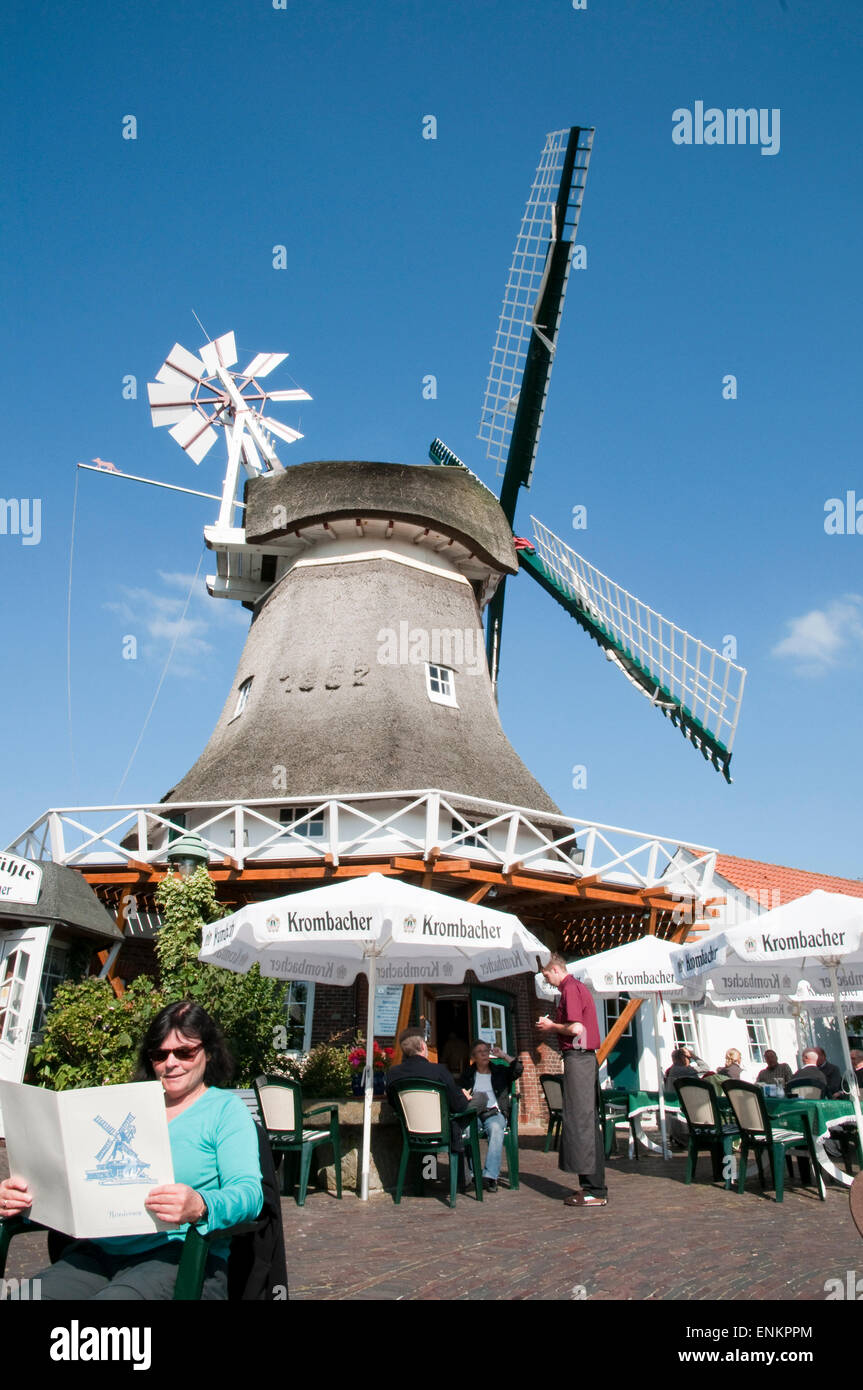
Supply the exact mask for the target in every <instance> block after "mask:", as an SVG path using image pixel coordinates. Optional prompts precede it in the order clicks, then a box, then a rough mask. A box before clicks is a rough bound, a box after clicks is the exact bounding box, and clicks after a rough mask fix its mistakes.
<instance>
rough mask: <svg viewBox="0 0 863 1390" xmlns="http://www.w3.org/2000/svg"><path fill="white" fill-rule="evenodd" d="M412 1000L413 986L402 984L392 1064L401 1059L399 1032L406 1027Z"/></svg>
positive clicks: (394, 1064)
mask: <svg viewBox="0 0 863 1390" xmlns="http://www.w3.org/2000/svg"><path fill="white" fill-rule="evenodd" d="M413 1002H414V986H413V985H402V1002H401V1003H400V1004H399V1017H398V1022H397V1023H396V1040H395V1042H394V1043H393V1066H396V1064H397V1063H398V1062H400V1061H401V1060H402V1050H401V1048H400V1047H399V1033H400V1032H401V1031H402V1029H403V1028H407V1026H408V1019H409V1018H410V1016H411V1006H412V1004H413Z"/></svg>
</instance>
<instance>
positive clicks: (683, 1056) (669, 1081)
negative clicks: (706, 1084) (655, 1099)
mask: <svg viewBox="0 0 863 1390" xmlns="http://www.w3.org/2000/svg"><path fill="white" fill-rule="evenodd" d="M690 1055H691V1054H690V1053H688V1052H687V1050H686V1048H684V1047H676V1048H675V1049H674V1051H673V1052H672V1054H671V1066H670V1067H669V1068H668V1070H667V1071H666V1073H665V1087H666V1090H668V1091H671V1090H673V1089H674V1083H675V1081H682V1080H683V1079H684V1078H685V1077H687V1076H688V1077H689V1078H690V1079H691V1080H694V1081H697V1080H698V1072H697V1071H696V1070H695V1067H693V1066H692V1064H691V1063H690V1061H689V1057H690Z"/></svg>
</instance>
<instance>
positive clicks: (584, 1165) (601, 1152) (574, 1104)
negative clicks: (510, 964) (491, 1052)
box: [536, 953, 608, 1207]
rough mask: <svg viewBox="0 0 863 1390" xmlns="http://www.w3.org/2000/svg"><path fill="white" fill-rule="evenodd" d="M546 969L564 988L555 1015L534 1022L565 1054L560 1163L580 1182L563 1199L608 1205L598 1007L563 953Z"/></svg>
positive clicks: (554, 983) (574, 1203) (548, 977)
mask: <svg viewBox="0 0 863 1390" xmlns="http://www.w3.org/2000/svg"><path fill="white" fill-rule="evenodd" d="M542 973H543V975H544V976H545V979H546V980H547V982H548V983H549V984H550V985H552V986H553V987H554V988H555V989H559V990H560V1002H559V1004H558V1006H557V1013H556V1014H555V1016H554V1019H553V1020H552V1019H550V1018H539V1019H537V1022H536V1026H537V1028H538V1029H539V1031H540V1033H542V1034H544V1035H548V1036H550V1035H551V1034H552V1033H556V1034H557V1040H558V1046H559V1047H560V1051H561V1054H562V1056H563V1131H562V1134H561V1139H560V1152H559V1154H558V1166H559V1167H560V1168H561V1169H562V1171H563V1172H564V1173H575V1174H577V1176H578V1179H579V1183H580V1186H579V1187H577V1188H576V1190H575V1191H574V1192H573V1193H571V1194H570V1196H569V1197H565V1198H564V1206H567V1207H604V1206H607V1205H608V1192H607V1189H606V1186H605V1145H604V1143H603V1139H602V1134H601V1133H600V1126H599V1113H598V1110H597V1103H596V1101H597V1097H596V1088H597V1066H596V1049H597V1048H598V1047H599V1042H600V1038H599V1024H598V1023H597V1020H596V1005H595V1004H594V1002H593V999H592V997H591V995H590V992H589V991H588V990H587V988H586V987H585V986H584V985H583V984H582V983H581V982H580V981H579V980H575V979H573V977H572V975H570V974H569V973H568V972H567V969H566V961H565V960H564V958H563V956H561V955H558V954H557V953H555V954H554V955H553V956H552V957H551V959H550V960H549V962H548V965H547V966H546V967H545V969H544V970H543V972H542Z"/></svg>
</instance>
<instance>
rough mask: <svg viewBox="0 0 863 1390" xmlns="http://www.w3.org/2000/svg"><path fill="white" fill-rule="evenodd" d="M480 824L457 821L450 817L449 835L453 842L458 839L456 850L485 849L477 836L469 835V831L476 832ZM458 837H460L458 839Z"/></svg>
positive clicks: (479, 822)
mask: <svg viewBox="0 0 863 1390" xmlns="http://www.w3.org/2000/svg"><path fill="white" fill-rule="evenodd" d="M481 824H482V821H470V820H467V821H463V820H459V818H458V817H457V816H452V818H451V819H450V834H451V835H452V838H453V839H454V840H455V839H458V845H457V848H458V849H485V845H484V844H483V842H482V840H481V839H480V838H479V836H478V835H471V834H470V833H469V832H470V831H471V830H476V828H477V826H478V825H481ZM459 836H460V837H461V838H460V839H459Z"/></svg>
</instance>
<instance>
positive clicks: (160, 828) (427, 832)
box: [7, 790, 716, 898]
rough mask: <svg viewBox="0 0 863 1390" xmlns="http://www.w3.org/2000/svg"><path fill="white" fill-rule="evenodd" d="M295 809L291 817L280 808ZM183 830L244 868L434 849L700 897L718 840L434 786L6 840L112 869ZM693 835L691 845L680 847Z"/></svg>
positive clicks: (113, 816) (34, 832)
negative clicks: (708, 842)
mask: <svg viewBox="0 0 863 1390" xmlns="http://www.w3.org/2000/svg"><path fill="white" fill-rule="evenodd" d="M288 808H291V809H290V810H288ZM286 815H287V816H288V817H289V819H288V820H287V821H285V820H284V819H280V816H286ZM184 830H189V831H194V832H195V833H196V834H197V835H199V836H200V837H201V839H202V840H203V842H204V844H205V845H206V847H207V849H208V850H209V852H210V857H211V860H215V861H221V860H222V859H223V858H224V857H225V856H226V855H230V856H231V858H232V859H233V860H234V861H235V862H236V863H237V865H238V866H239V867H240V868H244V867H249V866H255V865H256V866H259V867H264V866H266V865H267V864H268V863H287V864H291V863H299V862H306V863H308V862H310V861H311V862H313V863H314V862H323V861H325V860H328V862H330V863H332V864H334V865H338V864H341V863H344V862H345V861H349V860H360V859H364V860H367V859H379V858H381V857H390V856H393V855H420V856H422V857H423V858H426V857H428V856H429V855H430V854H431V853H432V851H437V852H438V853H439V854H440V855H441V856H445V857H455V858H459V859H469V860H470V861H471V863H475V864H478V865H487V866H490V867H494V868H497V869H500V870H502V871H503V872H504V873H509V872H512V871H517V870H518V869H524V870H529V871H532V872H536V873H540V874H549V875H554V876H555V877H560V876H563V877H565V878H571V879H572V880H573V881H575V880H578V879H581V878H586V877H598V878H601V879H602V880H604V881H606V882H610V883H612V884H617V885H620V886H628V887H632V888H650V887H653V886H656V885H659V886H661V887H663V888H665V889H667V890H669V891H670V892H672V893H680V894H682V895H689V894H692V895H694V896H695V897H698V898H703V897H706V896H708V895H709V893H710V889H711V886H712V876H713V870H714V866H715V862H716V851H715V850H713V849H708V848H706V847H700V846H693V845H692V843H691V841H686V842H684V841H679V840H676V839H673V838H670V837H667V836H660V835H652V834H649V833H644V832H641V831H636V830H628V829H625V828H623V827H621V826H613V825H601V824H599V823H597V822H593V821H585V820H579V819H574V818H572V817H569V816H558V815H553V814H551V813H548V812H544V811H532V810H529V809H527V808H526V807H521V806H506V805H502V804H499V803H495V802H491V801H483V800H480V799H478V798H475V797H466V796H462V795H460V794H457V793H453V792H443V791H436V790H422V791H391V792H382V793H375V794H362V795H356V796H343V797H335V796H333V797H325V798H321V799H320V800H312V799H310V798H308V797H302V798H300V797H285V796H281V797H274V798H271V799H268V800H264V801H248V802H228V801H206V802H185V803H180V802H159V803H156V804H155V805H144V806H142V805H129V806H83V807H61V808H58V809H54V810H51V811H47V812H46V813H45V814H44V815H43V816H41V817H40V818H39V820H37V821H35V822H34V823H33V825H31V826H29V827H28V829H27V830H25V831H24V832H23V833H22V834H21V835H20V836H18V838H17V839H16V840H15V841H14V842H13V843H11V844H10V845H8V846H7V849H8V850H9V851H10V852H11V853H14V854H20V855H22V856H24V857H25V858H35V859H51V860H53V861H54V862H55V863H58V864H66V865H70V866H75V867H77V868H90V869H95V868H105V869H109V868H112V867H119V866H122V865H123V864H126V863H128V862H129V861H130V860H137V861H139V862H141V861H142V862H144V863H148V864H153V865H163V864H165V863H166V852H167V850H168V848H169V846H170V844H171V841H172V840H173V839H175V838H176V836H177V835H178V834H180V833H182V831H184ZM684 843H685V844H686V846H687V849H688V851H689V854H687V855H682V854H680V850H681V848H682V846H683V844H684ZM690 855H691V856H692V857H691V858H690Z"/></svg>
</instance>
